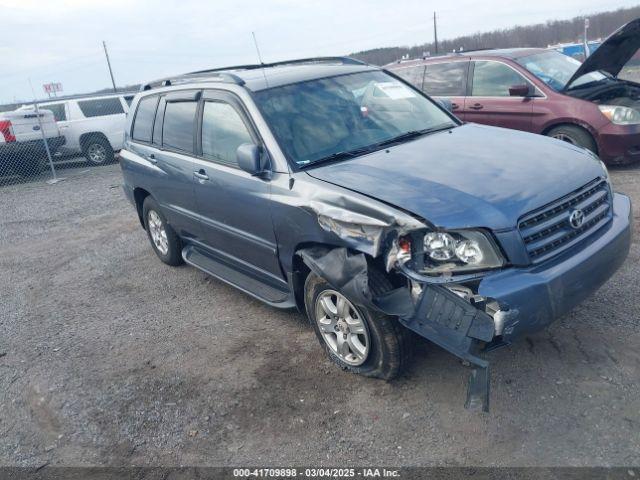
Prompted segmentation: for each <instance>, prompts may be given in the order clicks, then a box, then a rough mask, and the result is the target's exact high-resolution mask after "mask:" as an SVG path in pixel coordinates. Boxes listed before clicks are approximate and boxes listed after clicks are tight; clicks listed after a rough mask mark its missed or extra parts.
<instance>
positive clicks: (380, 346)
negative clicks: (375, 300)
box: [304, 269, 414, 380]
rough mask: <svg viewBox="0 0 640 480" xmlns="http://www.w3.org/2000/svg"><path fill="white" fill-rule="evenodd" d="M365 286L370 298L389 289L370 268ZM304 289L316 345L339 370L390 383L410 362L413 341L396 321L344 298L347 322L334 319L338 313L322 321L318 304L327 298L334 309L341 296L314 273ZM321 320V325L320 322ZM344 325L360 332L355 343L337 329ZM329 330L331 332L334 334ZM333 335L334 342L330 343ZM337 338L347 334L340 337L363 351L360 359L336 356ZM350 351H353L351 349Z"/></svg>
mask: <svg viewBox="0 0 640 480" xmlns="http://www.w3.org/2000/svg"><path fill="white" fill-rule="evenodd" d="M369 287H370V288H371V291H372V292H373V294H374V295H381V294H382V293H384V292H387V291H389V290H391V289H392V288H393V287H392V286H391V284H390V283H389V281H388V279H387V278H386V277H385V276H384V275H383V274H382V273H381V272H378V271H377V270H373V269H370V270H369ZM304 289H305V308H306V312H307V317H308V318H309V321H310V322H311V325H312V326H313V329H314V331H315V333H316V337H317V338H318V341H319V342H320V345H322V347H323V348H324V349H325V351H326V352H327V355H328V356H329V358H330V359H331V360H332V361H333V362H334V363H336V364H337V365H338V366H339V367H340V368H342V369H343V370H346V371H349V372H352V373H357V374H360V375H364V376H367V377H375V378H381V379H384V380H391V379H393V378H395V377H397V376H398V375H400V373H402V371H403V370H404V369H405V367H406V366H407V364H408V363H409V360H410V359H411V356H412V353H413V341H414V338H413V336H412V334H411V332H410V331H409V330H407V329H406V328H404V327H403V326H402V325H401V324H400V323H399V322H398V319H397V318H395V317H392V316H389V315H385V314H383V313H381V312H379V311H377V310H374V309H371V308H367V307H364V306H362V305H357V304H356V303H354V302H351V301H350V300H349V299H348V298H347V300H349V301H348V307H349V314H348V315H347V317H348V318H349V319H350V322H345V321H342V322H341V321H340V319H338V320H335V318H338V317H340V315H339V314H338V315H336V316H335V318H334V319H333V320H335V321H332V319H331V318H328V317H329V316H328V315H327V318H324V314H325V313H326V310H325V309H324V307H323V306H322V305H320V304H321V303H322V300H323V299H326V298H328V299H329V304H330V305H332V306H333V305H335V306H336V307H337V306H338V297H337V296H336V294H338V295H341V294H340V292H336V291H335V289H334V288H333V287H332V286H331V285H329V283H328V282H327V281H326V280H324V279H323V278H321V277H319V276H318V275H316V274H314V273H310V274H309V275H308V276H307V279H306V282H305V286H304ZM343 297H344V296H343ZM344 298H346V297H344ZM334 299H335V300H334ZM343 305H344V304H343ZM332 308H333V307H332ZM336 311H337V310H336ZM340 318H342V317H340ZM354 319H355V320H354ZM321 320H323V321H324V323H321ZM345 324H347V325H349V326H351V325H353V324H355V325H356V328H359V330H353V331H363V333H362V334H361V335H358V338H360V340H359V341H358V340H357V339H356V340H355V341H354V340H351V337H350V336H351V335H353V333H352V331H351V330H347V332H348V333H346V334H345V333H343V330H341V328H346V327H345ZM362 324H363V326H364V329H363V328H362V326H361V325H362ZM321 325H322V326H321ZM321 328H322V329H321ZM332 330H335V334H334V333H333V332H332ZM334 335H335V339H336V340H333V338H334V337H333V336H334ZM339 335H343V336H344V335H347V337H344V338H345V342H346V341H347V340H346V339H347V338H349V339H350V341H349V342H348V343H349V344H350V345H353V344H355V345H358V346H357V347H355V348H356V349H358V348H360V349H361V351H360V352H359V353H362V352H363V351H366V355H364V358H362V357H357V355H353V354H351V355H349V354H350V352H346V353H347V355H345V354H344V353H345V352H343V353H342V354H341V353H339V352H338V351H337V350H338V349H341V346H340V345H341V344H337V339H338V336H339ZM362 347H365V348H362ZM351 350H353V351H355V349H354V348H351Z"/></svg>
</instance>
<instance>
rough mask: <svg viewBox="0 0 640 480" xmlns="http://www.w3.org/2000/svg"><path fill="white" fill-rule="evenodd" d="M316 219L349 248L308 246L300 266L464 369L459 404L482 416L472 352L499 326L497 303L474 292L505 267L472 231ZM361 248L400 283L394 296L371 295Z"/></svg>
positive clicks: (484, 397)
mask: <svg viewBox="0 0 640 480" xmlns="http://www.w3.org/2000/svg"><path fill="white" fill-rule="evenodd" d="M341 213H344V212H341ZM318 218H319V223H320V225H321V226H322V227H323V228H324V229H325V230H327V231H331V232H333V233H335V234H336V235H338V236H339V237H340V238H341V239H342V240H344V241H346V242H347V243H349V244H350V245H352V246H353V248H329V247H312V248H308V249H305V250H302V251H300V252H299V254H300V255H301V256H302V258H303V260H304V262H305V264H306V265H307V266H308V267H309V268H310V269H311V270H312V271H313V272H314V273H316V274H317V275H320V276H322V277H323V278H324V279H325V280H327V281H328V282H329V283H330V284H332V286H334V287H335V288H336V289H338V290H339V291H341V292H342V293H343V294H345V295H346V296H348V297H349V298H351V299H352V300H353V301H355V302H357V303H359V304H361V305H364V306H367V307H370V308H374V309H376V310H378V311H381V312H383V313H385V314H387V315H393V316H397V317H398V319H399V321H400V322H401V323H402V324H403V325H404V326H405V327H407V328H409V329H410V330H412V331H414V332H415V333H417V334H418V335H420V336H422V337H424V338H426V339H428V340H430V341H432V342H433V343H435V344H437V345H439V346H440V347H442V348H444V349H445V350H447V351H449V352H451V353H453V354H454V355H456V356H457V357H458V358H460V359H461V360H462V361H463V362H464V363H465V364H466V365H468V366H470V367H471V368H472V370H471V373H470V377H469V386H468V391H467V401H466V404H465V406H466V407H467V408H470V409H482V410H484V411H488V409H489V363H488V362H487V361H486V360H484V359H483V358H481V357H480V356H479V354H480V352H481V351H482V350H483V349H487V348H493V347H495V346H498V345H499V344H500V333H501V328H502V326H503V322H504V312H503V311H502V310H501V308H500V305H499V304H498V302H497V301H495V300H494V299H489V298H484V297H482V296H480V295H478V294H477V285H478V282H479V279H481V278H482V277H483V275H484V274H485V272H486V271H487V270H489V269H497V268H501V267H502V266H503V265H504V263H505V261H504V258H503V256H502V254H501V253H500V250H499V248H498V247H497V245H496V244H495V242H494V241H493V239H492V238H491V236H490V235H489V234H488V233H486V232H483V231H480V230H456V231H449V232H444V231H437V230H435V229H434V228H432V227H431V226H427V225H425V223H419V224H418V223H417V220H415V219H412V221H406V220H403V221H402V223H401V225H402V226H400V225H399V224H398V222H395V223H391V222H384V221H376V220H371V219H369V220H368V221H367V222H366V223H363V224H362V225H358V224H357V223H356V222H355V218H353V217H348V218H345V215H343V216H342V218H341V219H340V220H337V219H335V218H331V217H330V216H329V215H328V212H326V211H323V213H322V214H319V215H318ZM408 226H410V228H406V227H408ZM416 227H419V228H416ZM363 246H367V247H369V248H368V251H366V253H367V254H369V255H371V257H373V258H375V257H377V256H378V257H379V258H380V260H382V261H383V262H384V265H385V267H386V270H387V271H388V272H393V273H397V274H399V276H400V278H402V277H404V278H405V281H404V284H397V283H398V282H396V284H397V287H396V288H395V289H394V290H392V291H390V292H387V293H385V294H384V295H382V296H378V297H376V296H374V295H373V294H372V292H371V290H370V289H369V287H368V269H369V268H370V267H371V265H370V263H371V262H370V261H368V260H367V256H366V255H365V254H364V253H363V248H362V247H363Z"/></svg>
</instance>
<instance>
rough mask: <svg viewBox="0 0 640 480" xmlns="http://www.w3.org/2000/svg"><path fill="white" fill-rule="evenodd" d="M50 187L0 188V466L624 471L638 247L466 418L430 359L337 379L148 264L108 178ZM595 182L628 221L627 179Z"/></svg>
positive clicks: (635, 424) (292, 326)
mask: <svg viewBox="0 0 640 480" xmlns="http://www.w3.org/2000/svg"><path fill="white" fill-rule="evenodd" d="M64 176H66V177H67V179H66V180H65V181H63V182H61V183H58V184H56V185H45V184H42V183H40V184H36V183H32V184H27V185H13V186H8V187H4V188H2V189H0V272H1V274H0V305H2V309H1V310H0V332H1V333H0V439H2V441H0V465H16V466H36V465H42V464H45V463H47V462H48V463H49V464H50V465H157V464H161V465H260V466H264V465H308V464H314V465H321V464H323V465H335V466H345V465H367V464H378V465H379V464H384V465H440V466H446V465H465V466H469V465H473V466H480V465H507V466H556V465H571V466H582V465H600V466H609V465H639V464H640V436H638V431H639V429H640V414H639V412H640V388H639V385H638V384H639V381H640V353H639V352H640V351H639V349H638V345H639V344H640V334H639V333H638V327H639V326H640V308H639V305H640V304H639V303H638V298H640V267H639V263H638V259H639V257H640V248H639V245H638V243H634V244H633V247H632V251H631V253H630V255H629V259H628V260H627V262H626V264H625V265H624V267H623V268H622V269H621V270H620V271H619V272H618V273H617V274H616V275H615V277H614V278H612V279H611V280H610V281H609V282H608V283H607V284H606V285H605V286H604V287H602V288H601V289H600V291H598V292H597V294H595V295H594V296H593V297H592V298H591V299H589V300H588V301H587V302H585V303H584V304H583V305H581V306H580V307H578V308H577V309H576V310H575V311H574V312H572V313H571V314H570V315H567V316H566V317H564V318H563V319H561V320H559V321H558V322H556V323H555V324H553V325H552V326H551V327H550V328H549V329H548V330H546V331H543V332H540V333H538V334H536V335H533V336H531V337H529V338H526V339H525V340H523V341H521V342H519V343H517V344H514V345H512V346H510V347H507V348H504V349H501V350H498V351H495V352H493V353H492V354H490V358H491V361H492V365H493V367H492V368H493V372H492V373H493V376H492V406H491V407H492V411H491V413H489V414H483V413H472V412H468V411H466V410H464V408H463V401H464V395H465V388H466V380H467V370H466V369H465V368H463V367H461V366H460V363H459V362H458V361H456V359H455V358H454V357H452V356H451V355H449V354H448V353H446V352H445V351H443V350H440V349H439V348H437V347H435V346H433V345H431V344H428V343H426V342H424V343H423V344H421V345H420V346H419V351H418V353H417V355H416V358H415V360H414V361H413V363H412V367H411V368H410V369H409V371H408V372H407V373H406V374H405V375H404V376H403V377H402V378H400V379H399V380H396V381H394V382H392V383H385V382H383V381H379V380H373V379H367V378H361V377H358V376H355V375H351V374H348V373H345V372H342V371H340V370H339V369H337V368H336V367H334V366H333V365H332V364H331V363H330V362H329V361H328V360H327V359H326V358H325V357H324V355H323V353H322V351H321V349H320V347H319V345H318V344H317V341H316V339H315V337H314V334H313V332H312V330H311V328H310V327H309V326H308V325H307V324H305V321H304V319H303V317H302V315H300V314H298V313H296V312H291V311H280V310H277V309H274V308H271V307H268V306H265V305H263V304H261V303H259V302H258V301H255V300H253V299H251V298H250V297H248V296H247V295H245V294H243V293H240V292H238V291H236V290H234V289H233V288H231V287H228V286H226V285H224V284H222V283H221V282H219V281H216V280H215V279H212V278H210V277H208V276H207V275H205V274H203V273H201V272H199V271H198V270H196V269H194V268H190V267H186V266H184V267H180V268H171V267H167V266H165V265H164V264H162V263H161V262H160V261H158V259H157V258H156V256H155V255H154V253H153V252H152V250H151V248H150V246H149V245H148V244H147V238H146V236H145V233H144V231H143V230H142V229H141V228H140V226H139V224H138V220H137V218H136V216H135V214H134V211H133V209H132V207H131V206H130V205H129V204H128V203H127V202H126V200H125V199H124V196H123V193H122V191H121V189H120V180H121V179H120V173H119V167H118V166H117V165H113V166H109V167H102V168H94V169H89V170H78V171H74V170H68V171H67V172H65V175H64ZM612 178H613V182H614V184H615V186H616V188H617V189H618V190H621V191H623V192H626V193H627V194H629V195H631V196H632V197H633V200H634V202H635V204H636V205H637V204H640V167H635V168H627V169H617V170H614V171H612ZM636 225H637V224H636ZM637 228H638V227H637V226H636V238H638V236H637Z"/></svg>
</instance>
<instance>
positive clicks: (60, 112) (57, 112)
mask: <svg viewBox="0 0 640 480" xmlns="http://www.w3.org/2000/svg"><path fill="white" fill-rule="evenodd" d="M40 108H41V109H42V110H49V111H50V112H53V118H54V119H55V120H56V122H63V121H65V120H66V119H67V112H66V110H65V108H64V103H56V104H53V105H43V106H42V107H40Z"/></svg>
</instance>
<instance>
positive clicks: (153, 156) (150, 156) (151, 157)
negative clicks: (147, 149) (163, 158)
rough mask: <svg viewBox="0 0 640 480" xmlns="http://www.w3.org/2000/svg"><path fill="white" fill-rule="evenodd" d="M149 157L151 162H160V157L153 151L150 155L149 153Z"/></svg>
mask: <svg viewBox="0 0 640 480" xmlns="http://www.w3.org/2000/svg"><path fill="white" fill-rule="evenodd" d="M147 159H148V160H149V161H150V162H151V163H158V159H157V158H156V156H155V155H154V154H153V153H150V154H149V155H147Z"/></svg>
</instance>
